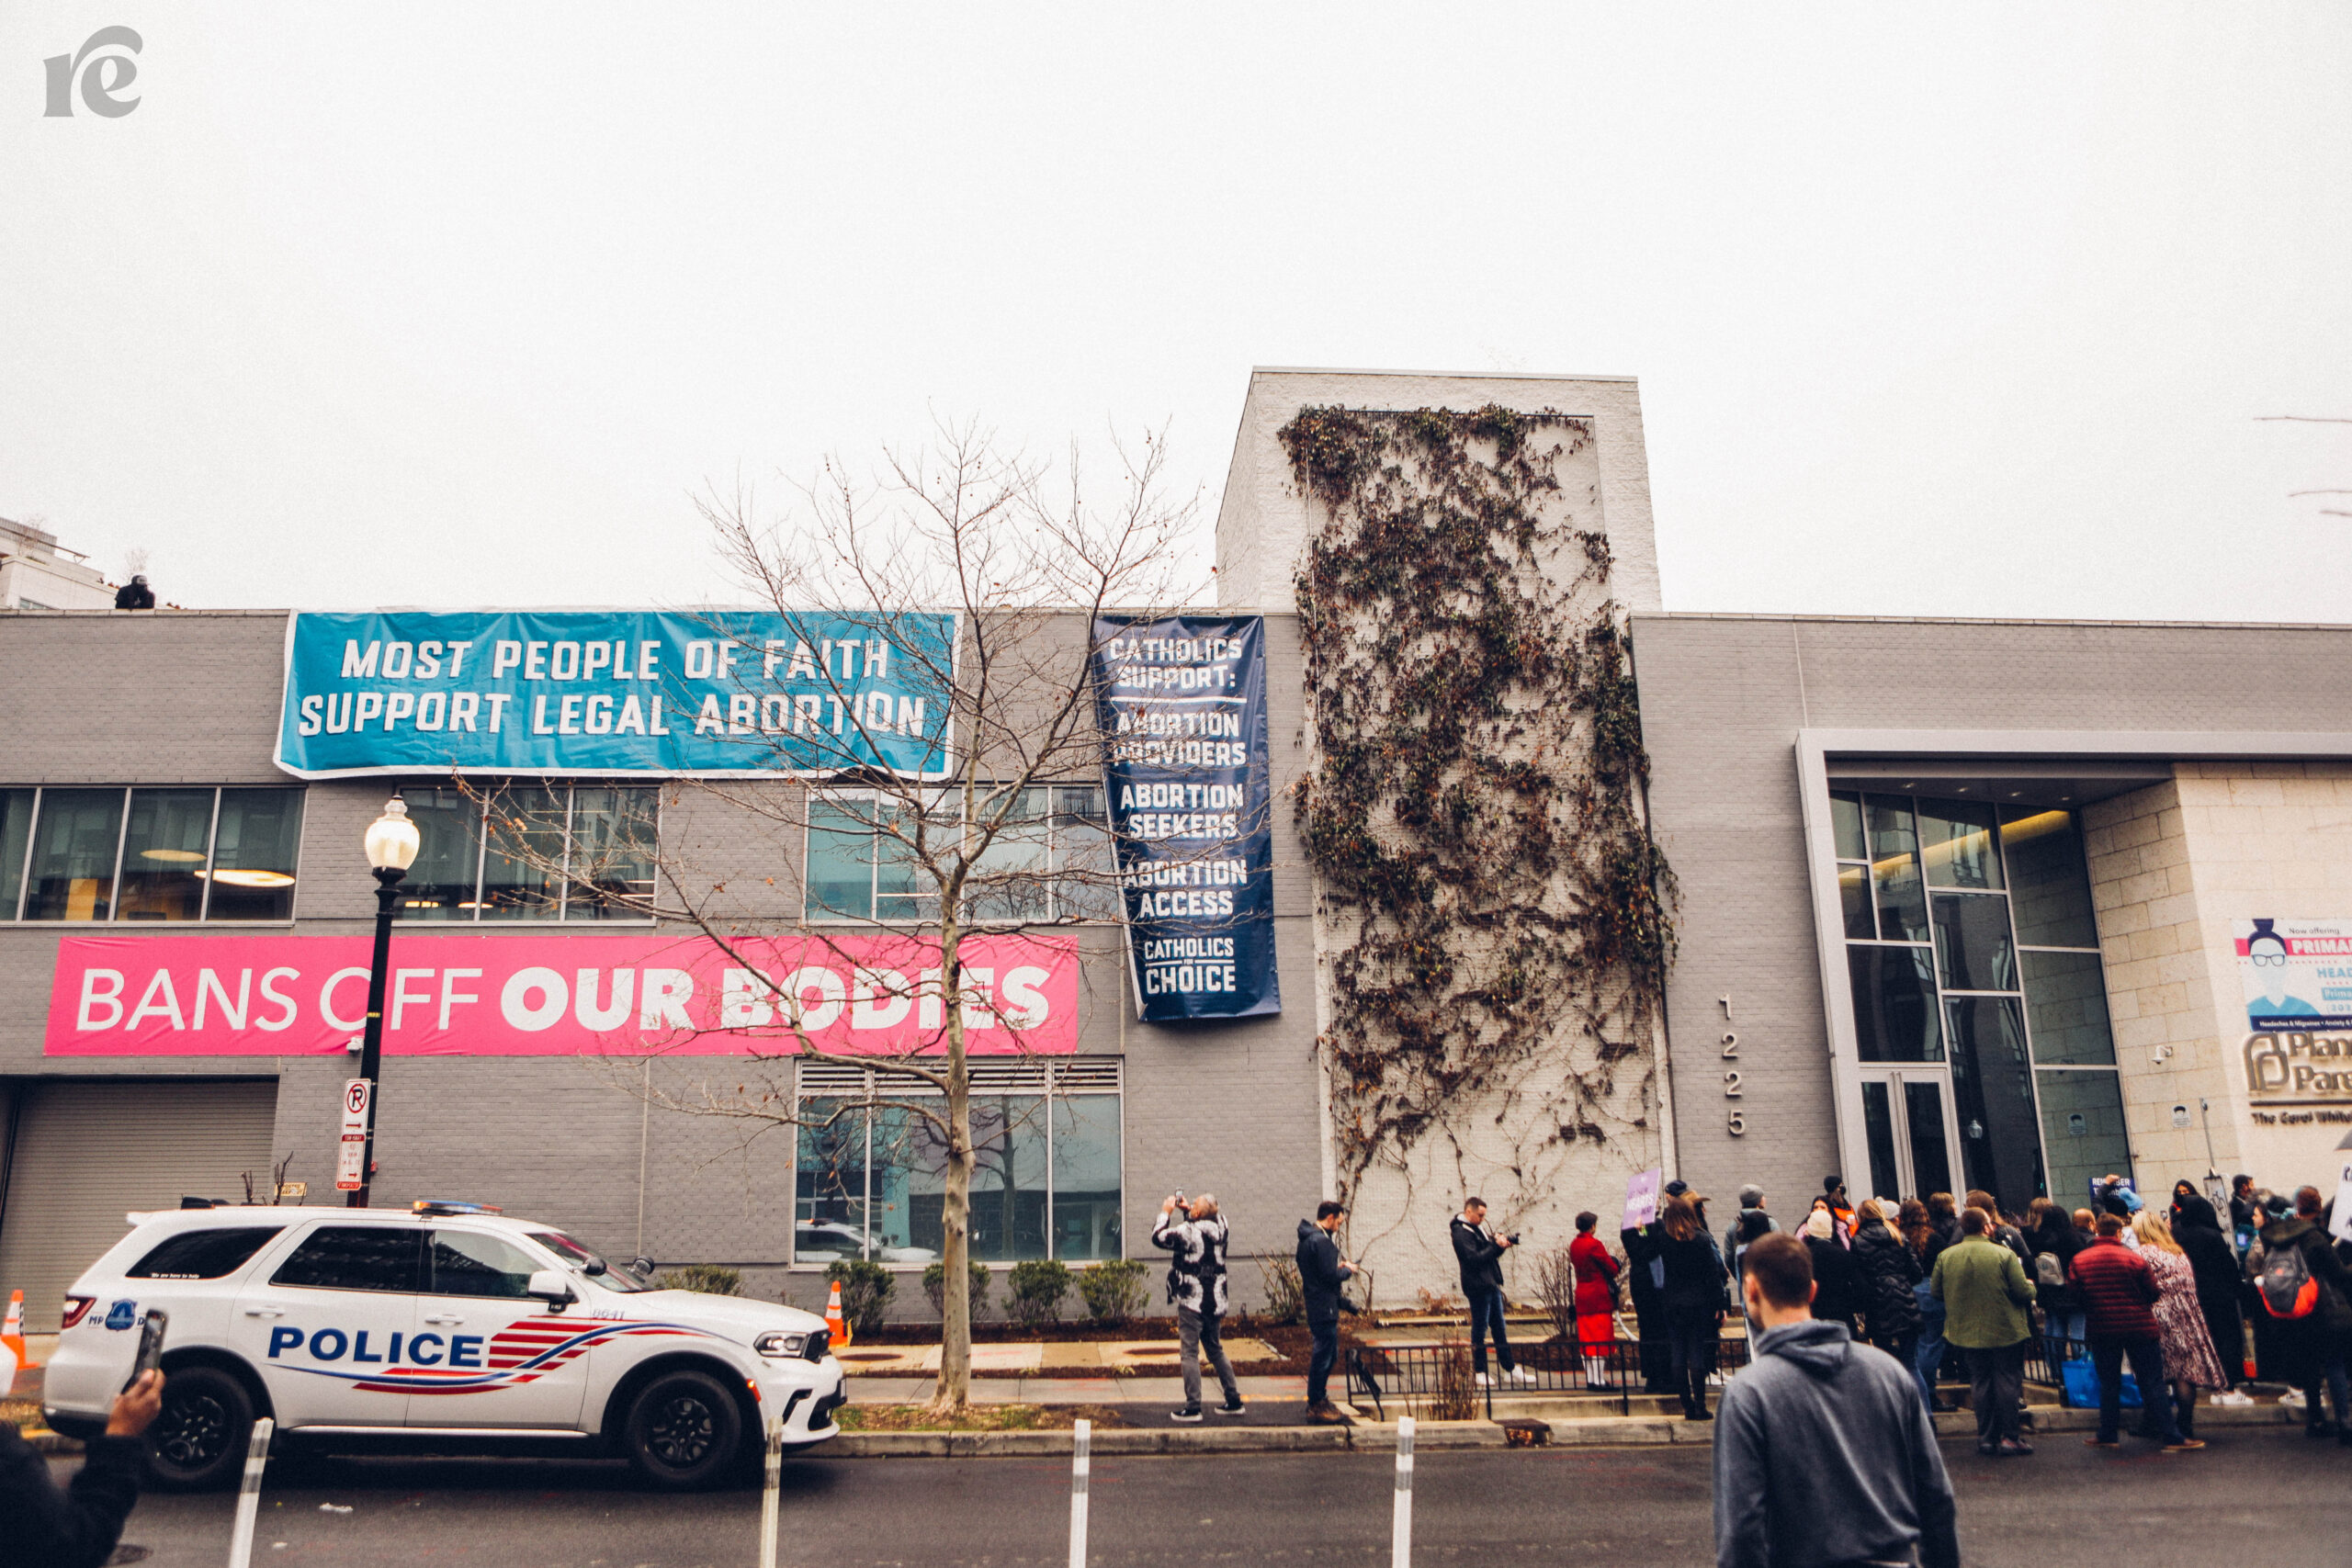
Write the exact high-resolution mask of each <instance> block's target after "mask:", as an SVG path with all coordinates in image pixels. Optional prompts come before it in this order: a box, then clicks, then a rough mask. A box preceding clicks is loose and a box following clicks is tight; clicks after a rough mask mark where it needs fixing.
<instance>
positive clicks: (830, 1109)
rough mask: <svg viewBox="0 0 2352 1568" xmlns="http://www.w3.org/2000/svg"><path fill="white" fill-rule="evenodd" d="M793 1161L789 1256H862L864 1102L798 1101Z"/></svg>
mask: <svg viewBox="0 0 2352 1568" xmlns="http://www.w3.org/2000/svg"><path fill="white" fill-rule="evenodd" d="M800 1123H801V1124H800V1138H799V1147H798V1150H797V1157H796V1159H795V1161H794V1165H793V1204H792V1257H793V1260H794V1261H795V1262H797V1263H823V1262H828V1261H831V1259H834V1258H862V1257H864V1256H865V1106H864V1104H863V1103H861V1102H860V1101H857V1100H830V1099H812V1100H802V1101H801V1102H800Z"/></svg>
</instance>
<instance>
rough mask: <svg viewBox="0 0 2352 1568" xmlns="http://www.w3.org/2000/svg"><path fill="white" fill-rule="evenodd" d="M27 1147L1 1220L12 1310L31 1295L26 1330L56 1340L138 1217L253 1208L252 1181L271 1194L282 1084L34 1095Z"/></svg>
mask: <svg viewBox="0 0 2352 1568" xmlns="http://www.w3.org/2000/svg"><path fill="white" fill-rule="evenodd" d="M17 1093H18V1094H20V1095H22V1096H23V1097H24V1108H23V1110H22V1111H21V1112H20V1113H19V1115H18V1116H17V1146H16V1148H15V1149H14V1150H13V1151H12V1152H11V1157H10V1159H9V1162H8V1188H7V1204H8V1206H7V1210H6V1213H0V1302H6V1300H7V1292H10V1291H22V1292H25V1328H26V1330H27V1331H28V1332H29V1333H34V1334H51V1333H54V1332H56V1329H57V1319H58V1314H59V1312H60V1311H61V1310H62V1302H63V1299H64V1295H65V1288H66V1287H67V1286H68V1285H71V1284H72V1283H73V1282H74V1277H75V1276H76V1275H78V1274H80V1273H81V1272H82V1270H83V1269H87V1268H88V1267H89V1266H90V1265H91V1264H92V1263H94V1262H96V1261H97V1258H98V1255H99V1254H100V1253H103V1252H104V1251H106V1249H107V1247H112V1246H113V1245H114V1244H115V1243H116V1242H118V1241H120V1240H121V1239H122V1235H123V1230H124V1226H123V1223H122V1216H123V1215H124V1214H125V1213H129V1212H130V1211H131V1210H134V1209H176V1208H178V1207H179V1201H180V1199H181V1197H182V1196H183V1195H189V1196H195V1197H203V1198H230V1199H242V1198H243V1196H244V1191H245V1184H244V1181H243V1173H244V1172H246V1171H251V1172H252V1173H253V1176H254V1191H255V1192H256V1193H266V1192H267V1191H268V1190H269V1144H270V1131H271V1127H272V1124H273V1123H274V1122H276V1121H277V1084H276V1083H274V1082H262V1083H169V1082H158V1081H156V1080H154V1079H148V1080H146V1081H143V1082H139V1083H107V1084H93V1083H65V1084H32V1085H22V1084H20V1086H19V1087H18V1089H17Z"/></svg>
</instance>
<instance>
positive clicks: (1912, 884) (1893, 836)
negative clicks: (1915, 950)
mask: <svg viewBox="0 0 2352 1568" xmlns="http://www.w3.org/2000/svg"><path fill="white" fill-rule="evenodd" d="M1868 804H1869V807H1870V829H1871V844H1870V848H1871V881H1872V882H1873V883H1874V884H1875V885H1876V886H1877V889H1878V923H1879V934H1880V935H1881V936H1883V937H1884V938H1886V939H1887V940H1888V941H1889V942H1898V941H1899V942H1925V941H1927V940H1928V895H1927V890H1926V889H1925V888H1924V887H1922V886H1920V883H1919V856H1918V853H1917V851H1918V840H1917V837H1916V836H1915V835H1914V833H1913V832H1912V829H1911V806H1910V803H1909V802H1908V801H1905V800H1903V799H1900V798H1890V797H1888V796H1885V795H1872V796H1871V797H1870V800H1869V803H1868Z"/></svg>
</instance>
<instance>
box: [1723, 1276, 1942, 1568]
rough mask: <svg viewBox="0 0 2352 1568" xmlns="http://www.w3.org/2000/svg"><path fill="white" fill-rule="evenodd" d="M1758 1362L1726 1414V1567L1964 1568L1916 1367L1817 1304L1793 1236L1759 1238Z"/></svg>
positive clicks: (1753, 1323)
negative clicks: (1826, 1315) (1865, 1340)
mask: <svg viewBox="0 0 2352 1568" xmlns="http://www.w3.org/2000/svg"><path fill="white" fill-rule="evenodd" d="M1740 1292H1741V1295H1742V1296H1743V1297H1744V1298H1745V1299H1746V1301H1747V1331H1748V1333H1749V1334H1750V1335H1751V1336H1755V1339H1754V1345H1753V1351H1752V1360H1751V1364H1750V1365H1749V1367H1748V1368H1747V1371H1743V1372H1741V1373H1740V1374H1739V1375H1738V1376H1737V1377H1736V1378H1734V1379H1732V1381H1731V1386H1730V1387H1729V1388H1727V1389H1725V1390H1724V1399H1723V1407H1722V1411H1721V1414H1720V1416H1719V1417H1718V1418H1717V1420H1716V1423H1715V1563H1716V1568H1860V1565H1862V1564H1866V1563H1908V1562H1912V1561H1913V1560H1914V1558H1913V1554H1914V1553H1915V1552H1916V1553H1917V1562H1918V1563H1919V1565H1920V1568H1959V1563H1960V1536H1959V1532H1958V1530H1957V1529H1956V1528H1955V1524H1954V1510H1953V1506H1952V1493H1951V1479H1950V1478H1949V1477H1948V1476H1946V1475H1945V1474H1944V1461H1943V1455H1942V1454H1941V1453H1939V1452H1938V1451H1937V1449H1936V1433H1935V1428H1934V1427H1932V1426H1930V1425H1929V1424H1928V1413H1927V1409H1926V1407H1925V1406H1923V1405H1922V1404H1920V1403H1919V1389H1918V1385H1917V1383H1916V1382H1913V1381H1912V1377H1911V1372H1910V1370H1909V1369H1908V1368H1906V1367H1905V1366H1903V1365H1902V1363H1900V1362H1898V1361H1897V1360H1895V1359H1894V1357H1892V1356H1889V1355H1887V1354H1886V1353H1885V1352H1883V1351H1882V1350H1875V1349H1872V1348H1870V1347H1869V1346H1867V1345H1858V1344H1856V1343H1854V1341H1853V1339H1852V1337H1850V1336H1849V1335H1848V1333H1847V1332H1846V1325H1844V1324H1842V1323H1833V1322H1828V1321H1826V1320H1821V1319H1816V1318H1815V1317H1814V1315H1813V1310H1812V1308H1813V1258H1812V1256H1811V1255H1810V1254H1809V1253H1807V1252H1806V1251H1805V1249H1804V1246H1803V1245H1802V1244H1800V1243H1799V1242H1798V1241H1797V1240H1796V1239H1795V1238H1794V1237H1793V1236H1790V1235H1781V1234H1775V1235H1767V1236H1763V1237H1760V1238H1759V1239H1758V1240H1757V1241H1755V1242H1752V1243H1750V1244H1749V1246H1748V1248H1747V1270H1746V1278H1745V1279H1744V1280H1742V1282H1741V1287H1740Z"/></svg>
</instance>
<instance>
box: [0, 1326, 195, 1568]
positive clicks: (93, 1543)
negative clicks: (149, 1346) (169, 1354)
mask: <svg viewBox="0 0 2352 1568" xmlns="http://www.w3.org/2000/svg"><path fill="white" fill-rule="evenodd" d="M163 1407H164V1374H163V1373H161V1372H146V1373H142V1374H141V1377H140V1379H139V1381H138V1382H135V1383H133V1384H131V1386H130V1389H129V1390H128V1391H126V1392H125V1393H120V1394H118V1395H117V1396H116V1397H115V1402H114V1409H113V1410H112V1412H111V1413H109V1415H108V1416H107V1429H106V1434H105V1436H103V1437H97V1438H91V1439H90V1440H89V1442H88V1444H87V1445H86V1446H85V1448H84V1449H83V1450H82V1468H81V1470H80V1471H79V1472H77V1473H76V1474H75V1475H74V1482H73V1484H72V1485H71V1486H69V1487H67V1488H66V1490H64V1491H63V1492H60V1491H58V1489H57V1483H55V1482H53V1481H51V1479H50V1478H49V1461H48V1460H46V1459H44V1458H43V1457H42V1456H41V1455H40V1454H39V1453H36V1452H35V1451H34V1450H33V1446H32V1445H31V1444H30V1443H28V1442H27V1441H25V1439H24V1437H23V1435H22V1434H21V1433H19V1432H18V1431H17V1427H16V1425H15V1423H13V1422H8V1421H0V1542H6V1545H7V1547H8V1549H9V1553H10V1555H9V1557H8V1561H9V1562H28V1563H29V1562H38V1563H40V1564H42V1565H43V1568H96V1565H97V1564H98V1563H101V1562H105V1561H106V1560H107V1558H109V1557H112V1556H113V1555H114V1548H115V1542H116V1541H118V1540H121V1539H122V1525H123V1521H124V1520H125V1519H128V1518H129V1517H130V1510H131V1507H132V1506H134V1505H135V1504H137V1503H138V1501H139V1482H140V1478H141V1476H142V1475H144V1474H145V1473H146V1470H147V1453H146V1450H145V1449H144V1448H142V1447H141V1444H140V1441H139V1438H140V1434H141V1433H142V1432H144V1431H146V1430H147V1426H148V1423H150V1422H152V1421H153V1420H154V1419H155V1413H156V1412H157V1411H159V1410H161V1409H163Z"/></svg>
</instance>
